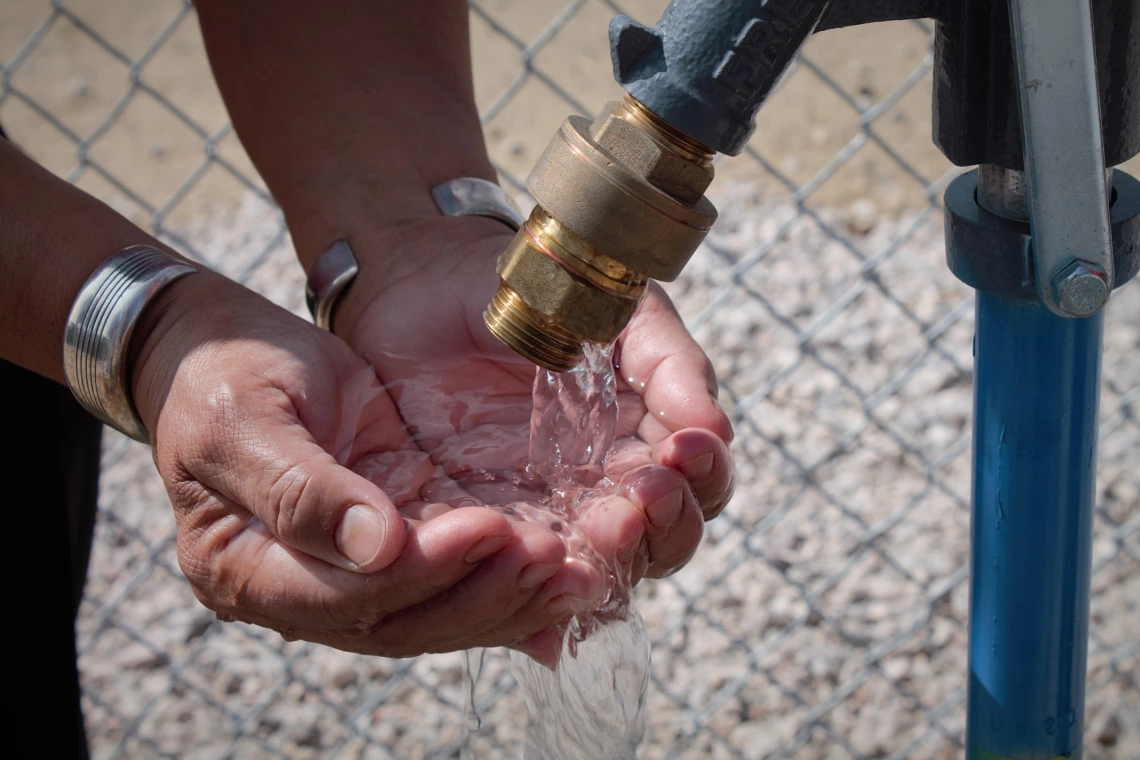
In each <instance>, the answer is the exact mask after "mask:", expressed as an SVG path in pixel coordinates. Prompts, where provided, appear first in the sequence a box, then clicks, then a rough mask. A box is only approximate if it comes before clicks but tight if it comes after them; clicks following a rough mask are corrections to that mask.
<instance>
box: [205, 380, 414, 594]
mask: <svg viewBox="0 0 1140 760" xmlns="http://www.w3.org/2000/svg"><path fill="white" fill-rule="evenodd" d="M235 405H236V404H235ZM270 406H271V407H273V408H272V409H271V410H265V408H264V407H265V404H264V401H263V402H262V404H259V405H258V407H259V408H258V409H257V410H256V411H249V410H248V409H247V410H246V411H245V412H244V413H241V414H230V415H224V417H226V418H228V419H227V424H223V425H216V424H215V425H210V426H208V427H207V429H209V430H211V431H212V437H213V438H214V440H213V441H212V442H210V443H209V444H207V445H206V446H204V447H202V448H201V449H200V451H202V452H203V454H204V455H203V456H200V457H199V461H198V462H194V463H189V462H188V463H186V464H187V469H188V470H190V471H191V472H195V473H197V475H198V477H197V478H195V479H197V480H198V481H200V482H201V484H202V485H204V486H206V487H207V488H210V489H213V490H215V491H217V492H219V493H220V494H221V495H222V496H225V497H226V498H228V499H230V500H232V501H234V502H236V503H238V504H240V505H241V506H243V507H245V508H246V509H248V510H249V511H250V512H252V513H253V514H254V516H256V517H257V519H258V520H259V521H260V522H261V523H262V524H264V525H265V527H266V529H268V530H269V532H270V533H272V534H273V536H274V537H276V538H277V539H278V540H280V541H281V542H282V543H284V544H286V545H287V546H290V547H292V548H294V549H298V550H300V551H302V552H305V553H306V554H309V555H311V556H313V557H318V558H320V559H323V560H325V561H326V562H329V563H331V564H333V565H336V566H338V567H343V568H345V569H348V570H355V571H358V572H362V573H372V572H376V571H377V570H381V569H383V568H385V567H387V566H388V565H389V564H391V563H392V562H393V561H394V560H395V559H396V557H398V556H399V554H400V552H401V551H402V550H403V547H404V542H405V538H406V532H405V531H406V525H405V522H404V519H403V517H402V516H401V515H400V514H399V512H398V511H397V510H396V507H395V505H393V504H392V501H391V500H390V499H389V498H388V497H387V496H386V495H385V494H384V492H383V491H382V490H380V488H379V487H377V486H376V485H375V484H373V483H371V482H370V481H368V480H367V479H365V478H364V477H362V476H360V475H357V474H356V473H354V472H352V471H351V470H349V469H348V468H347V467H344V466H342V465H340V464H338V463H337V461H336V459H335V458H334V457H333V455H332V454H330V453H328V452H327V451H325V450H324V449H323V448H321V446H320V445H319V444H318V443H317V442H316V440H314V438H313V437H312V435H311V434H310V433H309V431H308V430H307V429H306V428H305V427H304V425H303V424H302V423H301V421H300V420H299V419H298V418H297V417H296V415H294V414H293V413H292V412H290V411H287V410H288V409H289V406H284V408H282V406H278V405H276V404H272V405H270ZM215 408H217V405H215ZM238 408H241V407H240V406H239V407H238ZM219 428H228V429H219Z"/></svg>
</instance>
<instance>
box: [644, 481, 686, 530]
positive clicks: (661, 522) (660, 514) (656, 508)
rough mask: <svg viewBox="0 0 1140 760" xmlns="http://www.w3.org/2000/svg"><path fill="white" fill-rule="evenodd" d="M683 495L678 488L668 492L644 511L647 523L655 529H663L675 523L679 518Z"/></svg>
mask: <svg viewBox="0 0 1140 760" xmlns="http://www.w3.org/2000/svg"><path fill="white" fill-rule="evenodd" d="M683 499H684V495H683V494H682V492H681V489H680V488H677V489H675V490H673V491H670V492H669V493H667V494H666V495H664V496H662V497H661V498H660V499H658V500H657V501H655V502H653V503H652V504H650V505H649V506H648V507H646V509H645V514H646V516H647V517H648V518H649V522H650V523H652V524H653V525H654V526H655V527H658V528H664V527H667V526H669V525H672V524H673V523H675V522H677V518H678V517H680V516H681V504H682V503H683Z"/></svg>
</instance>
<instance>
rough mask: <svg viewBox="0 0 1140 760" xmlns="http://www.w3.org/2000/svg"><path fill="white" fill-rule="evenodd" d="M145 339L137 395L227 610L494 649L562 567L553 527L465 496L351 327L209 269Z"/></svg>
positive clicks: (337, 634)
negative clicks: (334, 331) (359, 350)
mask: <svg viewBox="0 0 1140 760" xmlns="http://www.w3.org/2000/svg"><path fill="white" fill-rule="evenodd" d="M139 333H140V337H139V341H140V344H139V348H138V349H137V358H136V361H135V369H134V371H133V392H134V399H135V403H136V405H137V407H138V409H139V412H140V415H141V416H142V418H143V421H144V423H145V424H146V427H147V429H148V431H149V432H150V434H151V440H152V445H153V455H154V461H155V463H156V465H157V467H158V470H159V472H160V474H161V475H162V478H163V480H164V482H165V485H166V488H167V491H168V493H169V496H170V499H171V503H172V504H173V507H174V513H175V518H176V520H177V526H178V558H179V562H180V564H181V566H182V569H183V571H184V572H185V574H186V576H187V578H188V579H189V580H190V582H191V585H192V586H193V588H194V591H195V593H196V595H197V596H198V598H199V599H200V600H201V601H202V602H203V603H204V604H205V605H206V606H208V607H210V608H211V609H213V610H215V611H216V612H217V614H218V616H219V618H223V619H235V618H236V619H240V620H244V621H247V622H251V623H256V624H259V625H262V626H266V627H269V628H273V629H276V630H278V631H281V632H282V634H283V635H285V636H287V637H290V638H292V637H296V638H304V639H307V640H311V641H315V642H319V643H324V644H329V645H331V646H335V647H337V648H340V649H345V650H350V651H357V652H364V653H368V654H378V655H387V656H408V655H415V654H420V653H423V652H429V651H443V650H448V649H460V648H466V647H468V646H472V645H474V644H475V643H483V642H486V641H488V640H489V639H488V636H487V635H486V634H487V631H489V630H493V629H494V628H495V626H497V625H499V624H500V623H501V622H502V621H503V620H506V619H508V618H510V617H511V616H512V615H513V614H514V613H516V612H517V611H519V610H520V609H525V608H527V606H528V605H530V606H534V605H535V604H539V603H542V604H544V603H545V601H546V600H545V598H544V599H543V600H541V601H540V602H536V601H535V598H536V596H537V595H538V594H539V593H540V592H539V589H540V588H541V587H542V586H543V584H544V582H545V581H547V580H548V579H549V578H551V577H552V576H554V575H555V574H556V573H559V572H563V573H564V567H563V566H564V560H565V547H564V545H563V543H562V542H561V541H560V540H559V538H558V537H557V536H555V535H553V534H552V533H550V532H549V531H547V530H546V529H545V528H541V527H540V526H537V525H530V524H522V523H514V522H511V521H508V520H507V519H506V518H505V517H504V516H503V515H501V514H499V513H498V512H496V511H494V510H492V509H488V508H485V507H480V506H463V505H462V504H459V503H458V502H456V501H455V497H456V494H457V493H458V492H459V490H460V489H459V488H458V486H457V485H456V484H455V483H454V481H452V480H451V479H450V478H449V477H448V475H447V473H446V472H445V469H444V468H443V467H441V466H439V465H438V464H436V463H435V462H433V461H432V460H431V458H430V457H429V456H428V453H427V452H425V450H424V448H423V447H422V446H421V444H420V443H419V442H417V440H416V439H415V437H414V436H412V435H411V434H410V433H409V432H408V429H407V427H406V426H405V424H404V421H403V420H402V419H401V412H400V410H399V408H398V407H397V405H396V403H395V401H394V399H393V398H392V397H391V396H390V395H389V394H387V393H386V392H385V391H384V390H383V388H382V387H381V386H380V385H379V384H378V383H377V381H376V378H375V375H374V374H373V372H372V370H371V369H370V368H369V367H368V365H367V364H366V363H365V362H364V361H363V360H361V359H360V358H359V357H358V356H357V355H356V354H354V353H353V352H352V351H351V350H350V349H349V348H348V346H346V345H345V344H344V343H343V342H341V341H340V340H339V339H337V338H336V337H334V336H332V335H330V334H328V333H326V332H324V331H321V330H318V329H317V328H315V327H313V326H312V325H310V324H308V323H306V322H304V321H303V320H300V319H298V318H296V317H294V316H293V315H291V314H289V313H287V312H286V311H284V310H283V309H280V308H279V307H277V306H274V305H272V304H270V303H269V302H268V301H265V300H264V299H262V298H260V297H259V296H256V295H254V294H253V293H252V292H250V291H248V290H246V289H244V288H242V287H240V286H238V285H236V284H234V283H232V282H230V281H229V280H226V279H225V278H222V277H220V276H218V275H216V274H213V273H211V272H206V271H204V272H201V273H199V274H196V275H192V276H190V277H186V278H183V279H182V280H179V281H178V282H177V283H174V284H173V285H172V286H170V287H169V288H168V289H167V290H165V291H164V292H163V293H162V294H160V296H159V298H158V299H157V303H156V304H154V306H152V308H151V309H149V310H148V314H147V317H146V322H145V324H143V325H141V326H140V329H139ZM449 499H450V500H451V501H450V503H449V502H448V500H449ZM467 503H471V504H474V502H473V501H469V502H467ZM453 507H457V508H453ZM424 513H428V514H432V515H434V517H433V519H431V520H420V519H415V517H414V515H416V514H424ZM409 515H413V517H409ZM564 575H565V576H566V577H565V578H564V579H563V584H564V587H565V588H566V589H567V590H569V591H573V590H575V586H574V584H575V583H581V582H582V579H581V577H580V575H579V576H575V575H574V574H573V573H569V574H566V573H564ZM579 590H580V589H579ZM490 638H491V639H494V637H493V636H492V637H490ZM493 643H507V642H506V641H505V640H500V641H494V642H493Z"/></svg>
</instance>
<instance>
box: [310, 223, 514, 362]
mask: <svg viewBox="0 0 1140 760" xmlns="http://www.w3.org/2000/svg"><path fill="white" fill-rule="evenodd" d="M512 235H513V233H512V232H511V231H510V229H509V228H508V227H506V226H505V225H504V224H503V223H502V222H499V221H496V220H494V219H489V218H486V217H478V216H466V217H445V216H441V215H440V214H439V212H438V211H436V213H435V215H434V216H433V217H431V218H429V219H419V220H414V221H410V222H408V223H407V224H403V225H397V226H394V227H392V228H389V229H387V230H384V231H382V232H380V233H377V234H376V235H374V236H373V237H371V238H367V239H360V240H356V241H350V242H351V243H352V246H353V251H354V253H355V254H356V259H357V262H358V265H359V270H360V271H359V273H358V274H357V276H356V278H355V279H354V280H353V282H352V284H351V285H350V286H349V287H348V289H347V290H346V291H345V292H344V293H343V294H342V295H341V297H340V300H339V301H338V302H337V305H336V311H335V314H334V319H333V323H332V332H333V333H334V334H335V335H336V336H337V337H339V338H341V339H342V340H343V341H344V342H345V343H347V344H348V345H349V346H350V347H351V348H352V349H353V350H355V351H356V352H357V353H361V351H362V350H363V349H364V348H365V347H367V346H368V344H369V342H370V341H371V342H375V339H376V327H377V325H376V324H375V323H376V322H377V320H378V319H380V315H387V317H388V318H390V317H391V314H392V313H393V311H396V312H399V311H400V309H388V308H385V309H383V310H380V311H377V310H374V309H373V306H374V305H376V304H378V303H380V302H382V301H383V302H385V303H389V302H391V303H397V304H399V303H404V304H406V305H407V307H408V308H409V309H418V308H421V304H423V303H440V304H442V303H445V302H446V299H447V297H448V296H450V295H451V294H452V291H453V290H454V289H455V288H456V286H457V283H459V287H461V288H462V287H476V286H477V283H479V282H480V281H481V279H482V278H484V277H487V278H490V279H491V280H495V279H497V277H496V275H495V259H496V258H497V257H498V255H499V254H500V253H501V252H502V251H503V250H504V248H505V247H506V245H507V243H508V242H509V241H510V239H511V236H512ZM457 273H466V274H458V275H457ZM452 275H457V276H456V277H453V276H452ZM488 286H489V287H491V292H493V283H488ZM441 297H443V298H444V300H442V301H441V300H440V299H441ZM489 297H490V296H489V295H488V298H489ZM478 316H479V315H476V317H478ZM475 321H476V322H478V321H479V320H478V319H476V320H475Z"/></svg>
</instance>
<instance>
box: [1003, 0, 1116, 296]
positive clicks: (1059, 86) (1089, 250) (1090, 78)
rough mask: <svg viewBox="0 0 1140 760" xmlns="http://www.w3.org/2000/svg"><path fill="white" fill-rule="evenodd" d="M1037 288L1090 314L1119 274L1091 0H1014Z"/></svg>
mask: <svg viewBox="0 0 1140 760" xmlns="http://www.w3.org/2000/svg"><path fill="white" fill-rule="evenodd" d="M1009 15H1010V27H1011V31H1012V35H1013V46H1014V64H1015V66H1016V69H1017V79H1018V92H1019V100H1020V104H1021V134H1022V142H1023V145H1024V155H1025V170H1026V171H1025V174H1026V181H1027V186H1028V193H1029V219H1030V227H1031V228H1032V234H1033V259H1034V264H1035V266H1034V271H1035V272H1036V284H1037V293H1038V295H1039V297H1040V298H1041V300H1042V301H1043V302H1044V303H1045V305H1046V306H1048V307H1049V310H1050V311H1052V312H1053V313H1054V314H1057V315H1059V316H1063V317H1087V316H1089V315H1090V314H1093V313H1095V312H1097V311H1098V310H1099V309H1100V308H1101V307H1103V306H1104V304H1105V303H1106V302H1107V301H1108V296H1109V294H1110V293H1111V292H1112V287H1113V280H1114V272H1113V261H1112V236H1111V232H1110V227H1109V210H1108V208H1109V198H1108V191H1107V188H1106V186H1105V166H1104V150H1103V138H1102V134H1101V124H1100V98H1099V90H1098V88H1097V79H1096V58H1095V55H1094V50H1093V30H1092V11H1091V8H1090V4H1089V0H1010V4H1009Z"/></svg>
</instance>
